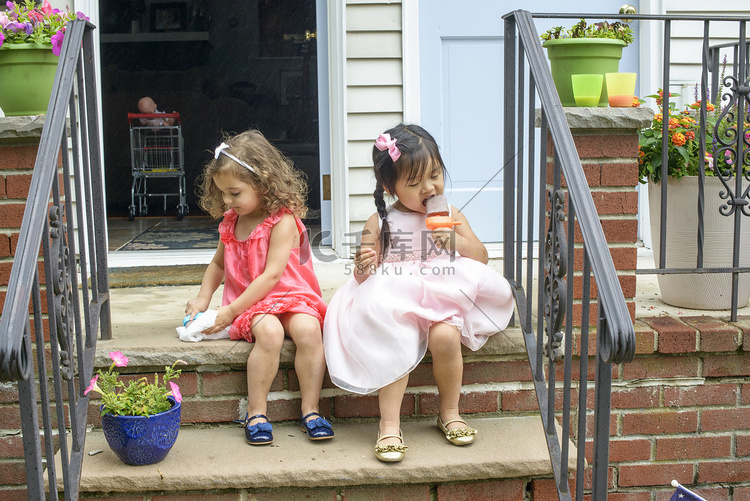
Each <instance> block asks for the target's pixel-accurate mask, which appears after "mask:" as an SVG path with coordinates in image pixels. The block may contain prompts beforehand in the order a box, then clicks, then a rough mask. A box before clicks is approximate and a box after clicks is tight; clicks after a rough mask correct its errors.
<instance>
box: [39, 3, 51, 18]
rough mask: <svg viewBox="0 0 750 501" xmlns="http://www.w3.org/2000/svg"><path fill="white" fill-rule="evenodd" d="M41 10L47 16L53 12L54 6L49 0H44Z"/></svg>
mask: <svg viewBox="0 0 750 501" xmlns="http://www.w3.org/2000/svg"><path fill="white" fill-rule="evenodd" d="M41 11H42V12H43V13H44V15H45V16H49V15H50V14H52V6H51V5H50V3H49V0H44V5H42V8H41Z"/></svg>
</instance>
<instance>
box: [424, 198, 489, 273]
mask: <svg viewBox="0 0 750 501" xmlns="http://www.w3.org/2000/svg"><path fill="white" fill-rule="evenodd" d="M451 216H452V217H453V220H454V221H458V222H460V223H461V224H460V225H458V226H454V227H453V229H448V228H436V229H434V230H433V231H432V239H433V240H434V241H435V245H437V246H438V247H439V248H441V249H447V250H449V251H450V252H458V253H459V254H460V255H462V256H463V257H468V258H469V259H473V260H475V261H479V262H480V263H484V264H487V261H489V255H488V254H487V247H485V246H484V244H483V243H482V241H481V240H479V237H477V236H476V234H475V233H474V231H473V230H472V229H471V226H470V225H469V221H468V220H467V219H466V216H464V214H463V212H461V211H460V210H458V209H456V208H455V207H452V208H451Z"/></svg>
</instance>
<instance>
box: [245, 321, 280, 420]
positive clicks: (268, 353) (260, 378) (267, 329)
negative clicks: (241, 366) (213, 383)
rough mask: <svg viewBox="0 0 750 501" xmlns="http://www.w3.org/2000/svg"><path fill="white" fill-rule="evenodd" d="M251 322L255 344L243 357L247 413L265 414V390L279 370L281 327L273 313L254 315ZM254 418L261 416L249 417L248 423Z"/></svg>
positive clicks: (268, 389) (266, 391)
mask: <svg viewBox="0 0 750 501" xmlns="http://www.w3.org/2000/svg"><path fill="white" fill-rule="evenodd" d="M251 325H252V333H253V338H254V339H255V345H254V346H253V349H252V351H251V352H250V356H248V357H247V415H248V416H249V417H251V416H254V415H256V414H263V415H265V414H266V411H267V407H268V392H269V391H270V390H271V383H273V380H274V378H275V377H276V373H277V372H278V370H279V355H280V354H281V345H282V343H283V342H284V327H283V326H282V325H281V322H280V321H279V319H278V318H277V317H275V316H274V315H268V314H260V315H256V316H254V317H253V319H252V322H251ZM258 422H262V419H260V418H258V419H253V420H251V421H250V424H256V423H258Z"/></svg>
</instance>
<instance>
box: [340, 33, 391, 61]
mask: <svg viewBox="0 0 750 501" xmlns="http://www.w3.org/2000/svg"><path fill="white" fill-rule="evenodd" d="M401 53H402V51H401V33H399V32H397V31H385V32H372V31H369V32H368V31H356V32H349V33H347V35H346V57H348V58H350V59H351V58H357V57H366V58H379V57H390V58H393V57H401Z"/></svg>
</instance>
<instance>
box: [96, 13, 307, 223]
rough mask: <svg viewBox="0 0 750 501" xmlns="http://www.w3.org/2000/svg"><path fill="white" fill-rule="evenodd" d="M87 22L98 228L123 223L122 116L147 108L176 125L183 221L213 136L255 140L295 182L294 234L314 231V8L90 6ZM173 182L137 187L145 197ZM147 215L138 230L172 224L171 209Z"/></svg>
mask: <svg viewBox="0 0 750 501" xmlns="http://www.w3.org/2000/svg"><path fill="white" fill-rule="evenodd" d="M99 12H100V20H99V24H100V29H101V36H100V40H101V46H100V48H101V68H102V114H103V134H104V137H103V142H104V165H105V176H106V193H107V212H108V215H109V217H110V218H124V219H127V216H128V207H129V205H130V203H131V184H132V175H131V155H130V140H129V125H128V120H127V113H128V112H137V109H136V105H137V103H138V100H139V99H140V98H141V97H143V96H150V97H151V98H153V99H154V101H155V102H156V104H157V106H158V109H159V110H160V111H167V112H171V111H177V112H179V113H180V114H181V118H182V133H183V136H184V158H185V178H186V185H187V188H186V193H187V204H188V207H189V213H188V216H187V218H186V219H188V220H189V219H190V218H193V217H196V216H204V214H203V212H202V211H201V210H200V209H199V207H198V205H197V196H196V194H195V186H196V181H197V179H198V177H199V175H200V173H201V171H202V169H203V166H204V165H205V164H206V162H208V160H209V159H210V158H211V155H212V152H213V149H214V148H215V147H216V145H217V144H218V143H219V142H221V139H222V133H223V132H229V133H233V132H242V131H243V130H246V129H249V128H257V129H259V130H260V131H261V132H263V134H264V135H266V137H267V138H268V139H269V140H270V141H271V142H272V143H273V144H274V145H275V146H276V147H278V148H279V149H280V150H281V151H283V152H284V153H285V154H286V155H287V156H288V157H290V158H291V159H292V161H293V162H294V164H295V166H296V167H297V168H298V169H300V170H302V171H303V172H304V173H305V174H306V175H307V181H308V186H309V193H308V205H309V207H310V212H309V216H308V217H309V219H307V220H306V221H305V222H306V224H308V225H319V224H320V182H319V177H320V176H319V174H320V160H319V159H320V155H319V143H318V94H317V92H318V91H317V89H318V82H317V46H316V39H315V33H316V2H315V0H238V1H236V2H218V1H215V0H170V1H162V0H129V1H127V2H122V1H120V0H100V11H99ZM174 182H175V179H174V178H167V179H163V180H159V179H154V180H149V192H153V193H162V192H165V193H168V192H174V191H175V188H174V187H172V186H171V185H169V183H174ZM160 183H161V184H162V185H160ZM148 203H149V207H148V216H149V219H150V218H151V217H153V218H154V221H155V223H156V222H160V221H162V220H166V221H167V222H168V221H171V220H174V222H175V224H176V223H177V210H176V207H177V204H178V199H177V198H170V197H167V200H166V209H165V207H164V205H165V201H164V199H163V198H161V197H154V198H152V199H149V201H148ZM138 219H142V218H137V220H138ZM131 224H133V223H131ZM161 224H165V223H164V222H162V223H161ZM138 227H146V228H147V227H148V224H144V222H143V221H141V223H140V224H139V225H138Z"/></svg>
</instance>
